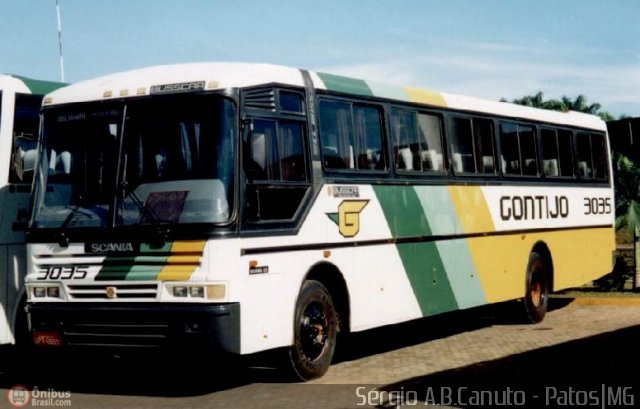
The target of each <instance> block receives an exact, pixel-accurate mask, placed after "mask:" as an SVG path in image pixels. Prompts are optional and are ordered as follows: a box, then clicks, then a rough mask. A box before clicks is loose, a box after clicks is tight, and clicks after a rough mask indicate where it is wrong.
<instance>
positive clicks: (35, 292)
mask: <svg viewBox="0 0 640 409" xmlns="http://www.w3.org/2000/svg"><path fill="white" fill-rule="evenodd" d="M28 295H30V296H31V297H30V298H57V299H62V291H61V289H60V286H59V285H51V284H50V285H37V286H33V287H31V291H29V292H28Z"/></svg>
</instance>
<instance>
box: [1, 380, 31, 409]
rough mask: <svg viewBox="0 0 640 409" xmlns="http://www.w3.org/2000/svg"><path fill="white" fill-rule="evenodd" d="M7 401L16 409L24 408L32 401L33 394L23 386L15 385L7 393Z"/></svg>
mask: <svg viewBox="0 0 640 409" xmlns="http://www.w3.org/2000/svg"><path fill="white" fill-rule="evenodd" d="M7 400H8V401H9V404H10V405H11V406H13V407H14V408H24V407H25V406H27V405H28V404H29V401H30V400H31V392H29V389H27V388H25V387H24V386H22V385H15V386H14V387H12V388H11V389H9V391H8V392H7Z"/></svg>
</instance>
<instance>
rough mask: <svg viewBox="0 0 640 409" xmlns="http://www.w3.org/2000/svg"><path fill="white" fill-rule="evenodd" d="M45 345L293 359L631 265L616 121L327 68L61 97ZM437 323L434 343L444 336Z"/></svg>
mask: <svg viewBox="0 0 640 409" xmlns="http://www.w3.org/2000/svg"><path fill="white" fill-rule="evenodd" d="M42 115H43V128H42V144H41V147H40V152H39V163H38V167H37V169H36V181H35V187H34V199H33V203H34V206H33V209H32V218H31V220H30V227H29V229H28V235H27V239H28V244H29V247H28V248H29V274H28V276H27V287H28V296H29V301H28V307H27V309H28V313H29V317H30V324H31V332H32V336H33V340H34V342H35V344H36V345H43V346H44V345H53V346H60V345H62V346H67V347H74V346H75V347H81V346H84V347H112V348H146V347H148V348H155V347H162V346H178V347H179V346H182V347H189V348H190V347H191V346H194V345H196V344H198V345H208V346H209V347H210V348H211V349H216V350H222V351H225V352H229V353H232V354H251V353H255V352H259V351H265V350H270V349H276V348H288V349H287V350H288V357H289V358H288V360H290V366H291V367H292V368H293V369H294V370H295V373H296V374H297V375H298V376H299V377H300V378H302V379H311V378H314V377H318V376H321V375H322V374H323V373H324V372H325V371H326V370H327V368H328V367H329V365H330V363H331V360H332V357H333V353H334V348H335V345H336V336H337V333H338V332H349V331H351V332H354V331H362V330H366V329H370V328H374V327H380V326H384V325H388V324H394V323H399V322H403V321H408V320H413V319H417V318H421V317H426V316H431V315H435V314H439V313H443V312H446V311H452V310H458V309H466V308H471V307H475V306H480V305H484V304H489V303H496V302H501V301H505V300H513V299H523V300H524V302H523V305H524V306H525V308H524V310H525V313H526V317H528V319H529V320H530V321H533V322H538V321H540V320H542V318H543V316H544V314H545V311H546V308H547V303H548V296H549V293H550V292H551V291H556V290H561V289H565V288H569V287H576V286H579V285H582V284H584V283H587V282H589V281H590V280H593V279H595V278H598V277H600V276H602V275H604V274H605V273H608V272H610V271H611V268H612V252H613V251H614V247H615V245H614V231H613V207H614V203H613V190H612V189H613V186H612V178H611V166H610V161H609V157H608V156H609V155H608V152H609V149H608V139H607V133H606V126H605V123H604V122H602V121H601V120H600V119H599V118H597V117H595V116H590V115H584V114H580V113H575V112H552V111H544V110H538V109H532V108H528V107H523V106H516V105H512V104H507V103H500V102H491V101H485V100H480V99H474V98H469V97H463V96H457V95H450V94H445V93H439V92H434V91H428V90H422V89H415V88H409V87H399V86H393V85H388V84H379V83H373V82H369V81H363V80H357V79H352V78H345V77H342V76H337V75H331V74H327V73H320V72H312V71H308V70H303V69H295V68H288V67H282V66H273V65H263V64H248V63H198V64H183V65H167V66H156V67H149V68H143V69H137V70H133V71H129V72H124V73H117V74H113V75H109V76H105V77H101V78H98V79H94V80H89V81H85V82H80V83H77V84H74V85H71V86H69V87H66V88H64V89H60V90H57V91H55V92H53V93H50V94H48V95H47V96H46V98H45V100H44V106H43V110H42ZM425 330H428V328H427V329H425Z"/></svg>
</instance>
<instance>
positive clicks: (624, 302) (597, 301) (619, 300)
mask: <svg viewBox="0 0 640 409" xmlns="http://www.w3.org/2000/svg"><path fill="white" fill-rule="evenodd" d="M571 304H576V305H618V306H623V307H624V306H627V307H640V297H611V298H607V297H602V298H599V297H576V298H574V299H573V301H572V302H571Z"/></svg>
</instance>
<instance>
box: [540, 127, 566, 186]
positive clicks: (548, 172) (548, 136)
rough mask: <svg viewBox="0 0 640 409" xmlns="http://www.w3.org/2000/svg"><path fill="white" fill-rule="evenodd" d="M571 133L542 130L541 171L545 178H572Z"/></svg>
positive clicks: (558, 130) (548, 129)
mask: <svg viewBox="0 0 640 409" xmlns="http://www.w3.org/2000/svg"><path fill="white" fill-rule="evenodd" d="M571 137H572V132H571V131H568V130H564V129H550V128H542V130H541V131H540V140H541V141H542V169H543V172H544V175H545V176H547V177H573V152H572V149H571V144H572V142H571Z"/></svg>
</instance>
